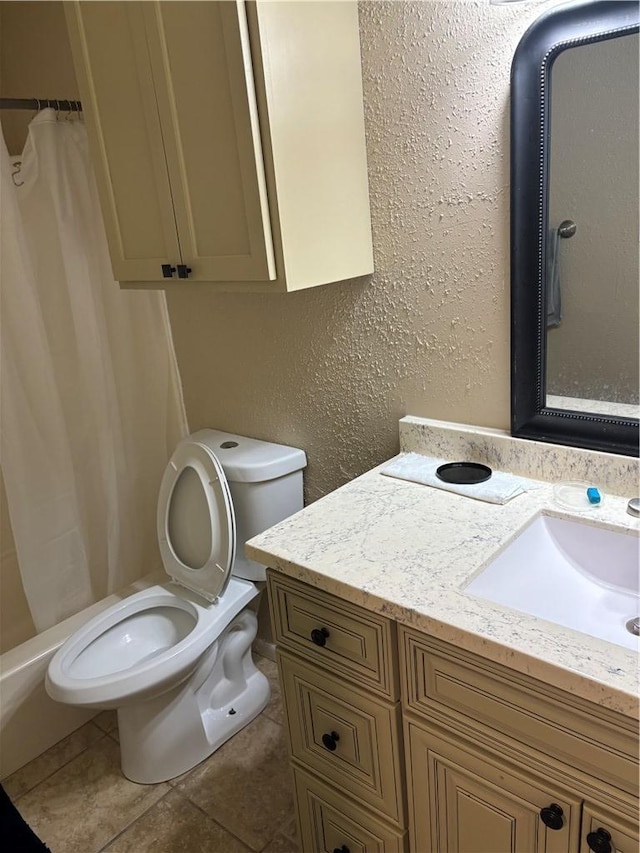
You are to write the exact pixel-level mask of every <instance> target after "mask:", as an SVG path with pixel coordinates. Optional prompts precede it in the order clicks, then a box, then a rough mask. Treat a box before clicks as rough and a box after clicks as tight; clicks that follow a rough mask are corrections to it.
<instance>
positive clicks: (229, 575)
mask: <svg viewBox="0 0 640 853" xmlns="http://www.w3.org/2000/svg"><path fill="white" fill-rule="evenodd" d="M305 465H306V457H305V454H304V452H303V451H302V450H297V449H295V448H292V447H285V446H283V445H279V444H270V443H268V442H264V441H256V440H254V439H250V438H244V437H242V436H238V435H232V434H230V433H225V432H219V431H217V430H211V429H204V430H200V431H199V432H196V433H194V434H193V435H190V436H188V437H187V438H185V439H183V440H182V441H181V442H180V444H179V445H178V446H177V448H176V450H175V452H174V454H173V456H172V457H171V459H170V460H169V464H168V465H167V468H166V470H165V472H164V476H163V478H162V483H161V486H160V494H159V498H158V515H157V528H158V541H159V545H160V553H161V555H162V562H163V565H164V568H165V571H166V572H167V574H168V575H169V577H170V578H171V580H170V581H167V582H166V583H163V584H161V585H156V586H151V587H149V588H147V589H143V590H142V591H141V592H138V593H135V594H134V595H131V596H129V597H128V598H125V599H123V600H122V601H121V602H118V603H117V604H115V605H113V606H112V607H110V608H109V609H108V610H105V611H103V612H102V613H100V614H99V615H98V616H96V617H95V618H93V619H91V620H90V621H89V622H87V623H86V624H85V625H83V626H82V628H80V629H79V630H78V631H76V632H75V634H73V635H72V636H71V637H69V639H68V640H67V641H66V642H65V643H64V645H62V646H61V648H60V649H59V650H58V652H57V653H56V654H55V656H54V657H53V659H52V661H51V663H50V665H49V670H48V673H47V679H46V688H47V692H48V693H49V695H50V696H51V697H52V698H53V699H56V700H57V701H59V702H65V703H68V704H71V705H83V706H86V707H89V708H115V709H117V711H118V729H119V737H120V749H121V761H122V771H123V773H124V775H125V776H127V777H128V778H129V779H131V780H133V781H134V782H143V783H153V782H161V781H164V780H166V779H171V778H173V777H175V776H178V775H180V774H181V773H184V772H185V771H187V770H189V769H191V768H192V767H194V766H195V765H196V764H198V762H200V761H202V760H203V759H204V758H206V757H207V756H208V755H210V754H211V753H212V752H214V751H215V750H216V749H217V748H218V747H219V746H221V745H222V744H223V743H224V742H225V741H226V740H228V738H230V737H231V736H232V735H234V734H235V733H236V732H237V731H239V730H240V729H241V728H243V727H244V726H246V725H247V723H249V722H250V721H251V720H252V719H253V718H254V717H255V716H256V715H257V714H259V713H260V711H262V709H263V708H264V707H265V705H266V704H267V702H268V700H269V694H270V688H269V682H268V680H267V678H266V677H265V676H264V675H263V674H262V673H261V672H260V671H259V670H258V669H257V668H256V666H255V664H254V663H253V660H252V658H251V643H252V642H253V639H254V637H255V635H256V628H257V616H256V610H257V606H256V602H257V598H256V597H257V596H258V594H259V589H258V587H257V586H256V584H255V583H254V581H258V582H259V581H264V580H265V577H266V575H265V568H264V566H261V565H259V564H258V563H255V562H254V561H253V560H249V559H248V558H247V557H245V556H244V553H243V545H244V543H245V541H246V540H247V539H249V538H251V536H254V535H256V534H257V533H260V532H262V531H263V530H266V529H267V528H268V527H271V525H273V524H276V523H277V522H278V521H281V520H282V519H283V518H286V517H287V516H289V515H292V514H293V513H294V512H297V511H298V510H299V509H302V469H303V468H304V467H305ZM250 604H251V605H252V606H249V605H250Z"/></svg>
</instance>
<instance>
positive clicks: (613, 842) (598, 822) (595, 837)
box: [580, 804, 639, 853]
mask: <svg viewBox="0 0 640 853" xmlns="http://www.w3.org/2000/svg"><path fill="white" fill-rule="evenodd" d="M591 844H592V845H593V846H590V845H591ZM607 844H609V846H610V850H611V853H637V851H638V846H639V845H638V824H637V822H636V824H635V826H633V825H631V824H630V822H629V821H628V820H625V819H624V818H621V817H620V816H619V815H615V814H611V813H610V812H608V811H607V810H604V809H602V808H599V807H594V806H591V805H589V804H585V807H584V810H583V813H582V838H581V840H580V853H590V851H592V850H597V851H602V850H606V849H607Z"/></svg>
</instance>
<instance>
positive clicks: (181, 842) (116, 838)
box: [3, 658, 300, 853]
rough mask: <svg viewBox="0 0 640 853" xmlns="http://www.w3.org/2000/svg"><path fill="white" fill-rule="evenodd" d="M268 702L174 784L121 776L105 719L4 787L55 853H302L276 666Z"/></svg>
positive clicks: (269, 670) (109, 717) (263, 665)
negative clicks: (246, 723) (142, 781)
mask: <svg viewBox="0 0 640 853" xmlns="http://www.w3.org/2000/svg"><path fill="white" fill-rule="evenodd" d="M256 663H257V664H258V666H259V667H260V669H261V670H262V671H263V672H264V673H265V675H267V676H268V678H269V681H270V682H271V691H272V695H271V700H270V702H269V705H268V706H267V708H265V710H264V711H263V712H262V714H260V716H259V717H257V718H256V719H255V720H254V721H253V722H252V723H251V724H250V725H248V726H247V727H246V728H245V729H243V730H242V731H240V732H238V734H237V735H235V737H233V738H232V739H231V740H229V741H227V743H226V744H224V745H223V746H222V747H221V748H220V749H219V750H218V751H217V752H215V753H214V754H213V755H212V756H211V757H210V758H208V759H207V760H206V761H203V762H202V764H199V765H198V766H197V767H196V768H194V769H193V770H191V771H190V772H189V773H185V774H184V775H183V776H180V777H178V778H177V779H172V780H171V782H167V783H162V784H159V785H137V784H135V783H134V782H130V781H129V780H128V779H125V777H124V776H123V775H122V772H121V770H120V752H119V747H118V743H117V740H118V733H117V727H116V721H115V713H112V712H104V713H103V714H100V715H98V716H97V717H95V718H94V719H93V720H92V721H91V722H89V723H87V724H86V725H85V726H83V727H82V728H81V729H78V730H77V731H76V732H73V734H71V735H69V737H67V738H65V739H64V740H63V741H61V742H60V743H58V744H56V745H55V746H53V747H52V748H51V749H49V750H48V751H47V752H45V753H44V754H43V755H41V756H39V757H38V758H36V759H35V760H34V761H32V762H31V763H30V764H27V765H26V766H25V767H22V768H21V769H20V770H18V771H17V772H16V773H14V774H13V775H12V776H9V777H8V778H7V779H5V780H4V781H3V786H4V788H5V790H6V792H7V793H8V795H9V796H10V797H11V799H12V800H13V802H14V803H15V804H16V806H17V808H18V809H19V811H20V813H21V814H22V816H23V817H24V819H25V820H26V821H27V823H28V824H29V825H30V826H31V827H32V829H33V830H34V832H36V833H37V835H38V836H39V837H40V838H41V839H42V840H43V841H44V842H45V844H47V845H48V846H49V847H50V848H51V851H52V853H100V851H104V853H147V851H153V853H183V851H184V853H187V851H188V853H199V852H200V851H202V853H205V851H206V853H251V851H253V853H300V851H299V845H298V843H297V842H296V829H295V818H294V814H293V794H292V783H291V777H290V772H289V767H288V760H287V745H286V739H285V732H284V730H283V712H282V700H281V693H280V685H279V682H278V674H277V668H276V665H275V663H273V662H272V661H270V660H267V659H266V658H256Z"/></svg>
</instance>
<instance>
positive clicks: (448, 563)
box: [246, 466, 639, 717]
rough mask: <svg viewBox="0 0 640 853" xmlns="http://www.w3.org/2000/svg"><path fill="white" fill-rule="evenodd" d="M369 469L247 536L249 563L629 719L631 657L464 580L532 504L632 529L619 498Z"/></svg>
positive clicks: (634, 692) (633, 686)
mask: <svg viewBox="0 0 640 853" xmlns="http://www.w3.org/2000/svg"><path fill="white" fill-rule="evenodd" d="M382 467H384V466H379V467H378V468H376V469H374V470H373V471H370V472H368V473H366V474H364V475H362V476H361V477H358V478H357V479H355V480H353V481H352V482H350V483H348V484H347V485H345V486H343V487H341V488H340V489H337V490H336V491H335V492H332V493H331V494H329V495H327V496H326V497H324V498H322V499H321V500H319V501H317V502H316V503H313V504H311V505H310V506H309V507H307V508H306V509H304V510H302V511H301V512H299V513H297V514H296V515H294V516H292V517H291V518H288V519H286V520H285V521H283V522H281V523H280V524H278V525H276V526H275V527H272V528H271V529H270V530H268V531H266V532H265V533H262V534H260V535H259V536H256V537H254V538H253V539H252V540H250V541H249V542H248V543H247V546H246V550H247V553H248V554H249V556H250V557H252V558H253V559H255V560H257V561H259V562H261V563H263V564H265V565H268V566H270V567H272V568H273V569H275V570H277V571H280V572H282V573H284V574H286V575H289V576H291V577H294V578H297V579H299V580H301V581H303V582H305V583H307V584H310V585H312V586H315V587H318V588H319V589H322V590H325V591H326V592H329V593H333V594H334V595H337V596H340V597H341V598H344V599H346V600H348V601H351V602H353V603H354V604H357V605H360V606H362V607H365V608H367V609H369V610H372V611H375V612H377V613H382V614H384V615H386V616H388V617H389V618H391V619H395V620H397V621H398V622H400V623H402V624H404V625H408V626H412V627H414V628H417V629H418V630H423V631H425V632H427V633H429V634H431V635H432V636H434V637H438V638H440V639H442V640H444V641H447V642H450V643H453V644H455V645H457V646H459V647H461V648H464V649H466V650H468V651H470V652H474V653H476V654H478V655H481V656H483V657H485V658H488V659H490V660H492V661H495V662H497V663H500V664H503V665H505V666H507V667H510V668H511V669H514V670H516V671H518V672H521V673H524V674H527V675H530V676H531V677H533V678H536V679H539V680H541V681H544V682H545V683H547V684H552V685H554V686H556V687H558V688H560V689H562V690H565V691H567V692H569V693H572V694H575V695H577V696H580V697H582V698H584V699H587V700H589V701H592V702H595V703H598V704H600V705H603V706H605V707H608V708H610V709H612V710H614V711H617V712H619V713H622V714H624V715H626V716H630V717H637V715H638V654H637V653H636V652H635V651H632V650H629V649H625V648H623V647H621V646H617V645H613V644H611V643H608V642H605V641H602V640H598V639H595V638H592V637H590V636H587V635H586V634H581V633H578V632H576V631H573V630H570V629H568V628H563V627H561V626H559V625H555V624H553V623H551V622H547V621H544V620H541V619H538V618H536V617H533V616H528V615H526V614H524V613H520V612H516V611H514V610H509V609H507V608H505V607H501V606H499V605H496V604H491V603H490V602H487V601H483V600H481V599H478V598H475V597H473V596H471V595H468V594H467V593H465V592H464V589H463V587H464V586H466V584H467V583H468V581H469V580H470V579H471V578H472V577H473V576H475V575H476V574H477V573H478V572H479V571H480V570H481V569H482V568H483V567H484V566H485V565H486V564H487V562H488V561H489V560H490V558H491V557H492V556H494V555H495V554H496V552H497V551H498V550H500V549H501V547H503V546H504V545H505V543H506V542H508V541H509V540H510V539H511V538H512V537H513V536H514V534H515V533H516V532H517V531H518V530H519V529H520V528H522V527H523V526H524V525H525V524H527V522H528V521H529V520H530V519H531V518H532V517H533V516H535V515H536V514H537V513H539V512H540V511H541V510H544V511H550V512H551V513H552V514H554V515H560V516H563V517H566V518H578V519H582V520H587V521H595V522H596V523H598V524H604V525H607V526H609V525H610V526H615V527H616V528H620V529H623V530H626V531H629V533H630V534H633V533H634V532H635V531H637V530H638V527H639V521H638V519H634V518H632V517H631V516H630V515H628V514H627V512H626V504H627V498H623V497H616V496H615V495H611V494H606V496H605V500H604V501H603V503H602V505H601V506H599V507H598V508H597V510H594V511H593V512H591V513H589V514H588V518H585V514H584V513H571V512H567V511H564V510H562V509H559V508H558V507H557V506H556V505H555V504H554V501H553V486H552V485H551V484H549V483H543V482H540V484H539V488H537V489H535V490H533V491H530V492H527V493H525V494H522V495H519V496H518V497H516V498H514V499H513V500H511V501H509V502H508V503H506V504H504V505H496V504H490V503H485V502H483V501H478V500H475V499H472V498H468V497H462V496H460V495H456V494H451V493H448V492H445V491H442V490H441V489H436V488H431V487H428V486H423V485H419V484H416V483H411V482H407V481H404V480H399V479H395V478H392V477H386V476H383V475H381V474H380V470H381V468H382Z"/></svg>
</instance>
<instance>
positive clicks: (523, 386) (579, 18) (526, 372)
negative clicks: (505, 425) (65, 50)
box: [511, 0, 640, 456]
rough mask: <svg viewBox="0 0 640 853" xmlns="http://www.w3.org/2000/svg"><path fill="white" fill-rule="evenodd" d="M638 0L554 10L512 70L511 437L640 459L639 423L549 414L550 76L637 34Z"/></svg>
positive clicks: (522, 47)
mask: <svg viewBox="0 0 640 853" xmlns="http://www.w3.org/2000/svg"><path fill="white" fill-rule="evenodd" d="M639 9H640V6H639V4H638V2H637V0H613V2H611V0H596V2H589V3H579V4H572V5H569V6H562V7H560V8H556V9H553V10H551V11H549V12H547V13H546V14H544V15H542V16H541V17H540V18H538V19H537V20H536V21H535V22H534V23H533V24H532V25H531V26H530V27H529V29H528V30H527V31H526V33H525V34H524V36H523V37H522V39H521V41H520V43H519V45H518V47H517V50H516V52H515V55H514V58H513V63H512V67H511V434H512V435H514V436H517V437H519V438H529V439H534V440H536V441H548V442H552V443H555V444H569V445H573V446H575V447H586V448H589V449H591V450H604V451H608V452H610V453H622V454H626V455H629V456H638V435H639V433H638V421H637V420H635V419H626V418H619V417H614V416H608V415H599V414H597V413H593V414H592V413H588V412H578V411H571V410H569V409H567V410H565V409H553V408H547V407H546V337H547V328H546V310H545V286H546V282H545V256H546V242H547V236H546V235H547V231H548V196H549V191H548V187H549V161H550V141H551V137H550V115H549V112H550V108H551V82H552V81H551V70H552V68H553V63H554V61H555V59H556V58H557V56H558V55H559V54H560V53H561V52H562V51H564V50H566V49H568V48H572V47H577V46H579V45H583V44H589V43H591V42H598V41H603V40H606V39H612V38H618V37H620V36H625V35H630V34H632V33H637V32H638V28H639V27H638V24H639V20H640V14H639Z"/></svg>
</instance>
